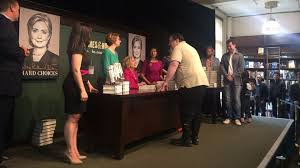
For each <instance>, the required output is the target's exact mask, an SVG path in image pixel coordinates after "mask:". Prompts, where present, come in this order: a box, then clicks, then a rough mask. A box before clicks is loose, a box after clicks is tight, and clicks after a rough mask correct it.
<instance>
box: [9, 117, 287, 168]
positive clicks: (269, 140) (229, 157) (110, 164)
mask: <svg viewBox="0 0 300 168" xmlns="http://www.w3.org/2000/svg"><path fill="white" fill-rule="evenodd" d="M289 121H290V120H285V119H271V118H262V117H257V118H254V122H253V123H252V124H245V125H243V126H240V127H238V126H235V125H233V124H230V125H222V124H203V125H202V127H201V130H200V145H198V146H193V147H192V148H187V147H177V146H172V145H170V144H169V141H170V139H171V138H175V137H179V136H180V134H176V133H171V134H167V135H163V136H158V137H155V138H153V139H152V140H150V141H149V140H146V141H143V143H138V144H137V145H133V147H131V148H130V149H128V150H127V151H126V152H127V154H126V155H125V158H124V159H123V160H113V159H111V157H110V155H109V154H107V153H86V152H83V153H85V154H87V155H88V157H89V158H88V159H87V160H85V161H84V164H83V165H80V166H74V165H69V164H67V163H65V162H64V161H63V151H64V149H65V145H64V143H63V142H59V143H55V144H53V145H50V146H48V147H46V148H43V149H40V150H39V149H36V148H32V147H30V146H19V147H16V148H13V149H10V150H9V152H8V154H9V155H11V156H12V159H11V160H9V161H7V162H6V163H5V165H6V166H8V167H9V168H71V167H84V168H133V167H137V168H166V167H170V168H189V167H198V168H199V167H201V168H219V167H220V168H221V167H222V168H241V167H243V168H254V167H257V166H258V165H259V164H260V163H261V161H262V160H263V159H264V157H265V156H266V154H267V153H268V152H269V151H270V149H271V147H272V146H273V145H274V143H275V142H276V140H277V138H278V137H279V136H280V134H281V133H282V131H283V130H284V128H285V127H286V125H287V124H288V122H289ZM81 149H84V148H83V147H82V146H81Z"/></svg>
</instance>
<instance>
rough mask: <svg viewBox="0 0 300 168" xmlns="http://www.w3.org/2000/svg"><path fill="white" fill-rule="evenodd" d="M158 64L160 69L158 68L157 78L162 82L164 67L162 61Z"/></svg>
mask: <svg viewBox="0 0 300 168" xmlns="http://www.w3.org/2000/svg"><path fill="white" fill-rule="evenodd" d="M160 64H161V67H160V71H159V77H160V80H164V77H163V67H164V64H163V62H162V61H160Z"/></svg>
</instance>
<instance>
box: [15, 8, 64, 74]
mask: <svg viewBox="0 0 300 168" xmlns="http://www.w3.org/2000/svg"><path fill="white" fill-rule="evenodd" d="M59 30H60V17H59V16H56V15H52V14H48V13H44V12H40V11H35V10H31V9H26V8H21V9H20V33H19V41H20V45H23V46H25V47H27V48H29V51H30V54H29V56H28V57H26V58H25V61H24V65H23V78H24V79H55V78H57V77H58V65H59V35H60V34H59V33H60V31H59Z"/></svg>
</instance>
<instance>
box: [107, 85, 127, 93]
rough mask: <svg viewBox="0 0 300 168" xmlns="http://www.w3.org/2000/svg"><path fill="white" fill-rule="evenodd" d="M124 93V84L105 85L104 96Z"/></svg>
mask: <svg viewBox="0 0 300 168" xmlns="http://www.w3.org/2000/svg"><path fill="white" fill-rule="evenodd" d="M122 91H123V85H122V84H114V85H103V94H122Z"/></svg>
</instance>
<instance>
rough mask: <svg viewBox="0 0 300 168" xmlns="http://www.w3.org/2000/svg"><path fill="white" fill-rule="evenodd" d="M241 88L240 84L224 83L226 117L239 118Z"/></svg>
mask: <svg viewBox="0 0 300 168" xmlns="http://www.w3.org/2000/svg"><path fill="white" fill-rule="evenodd" d="M241 90H242V86H239V85H234V84H233V83H231V84H226V85H224V92H225V101H226V107H227V118H228V119H231V120H236V119H240V118H241Z"/></svg>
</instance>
